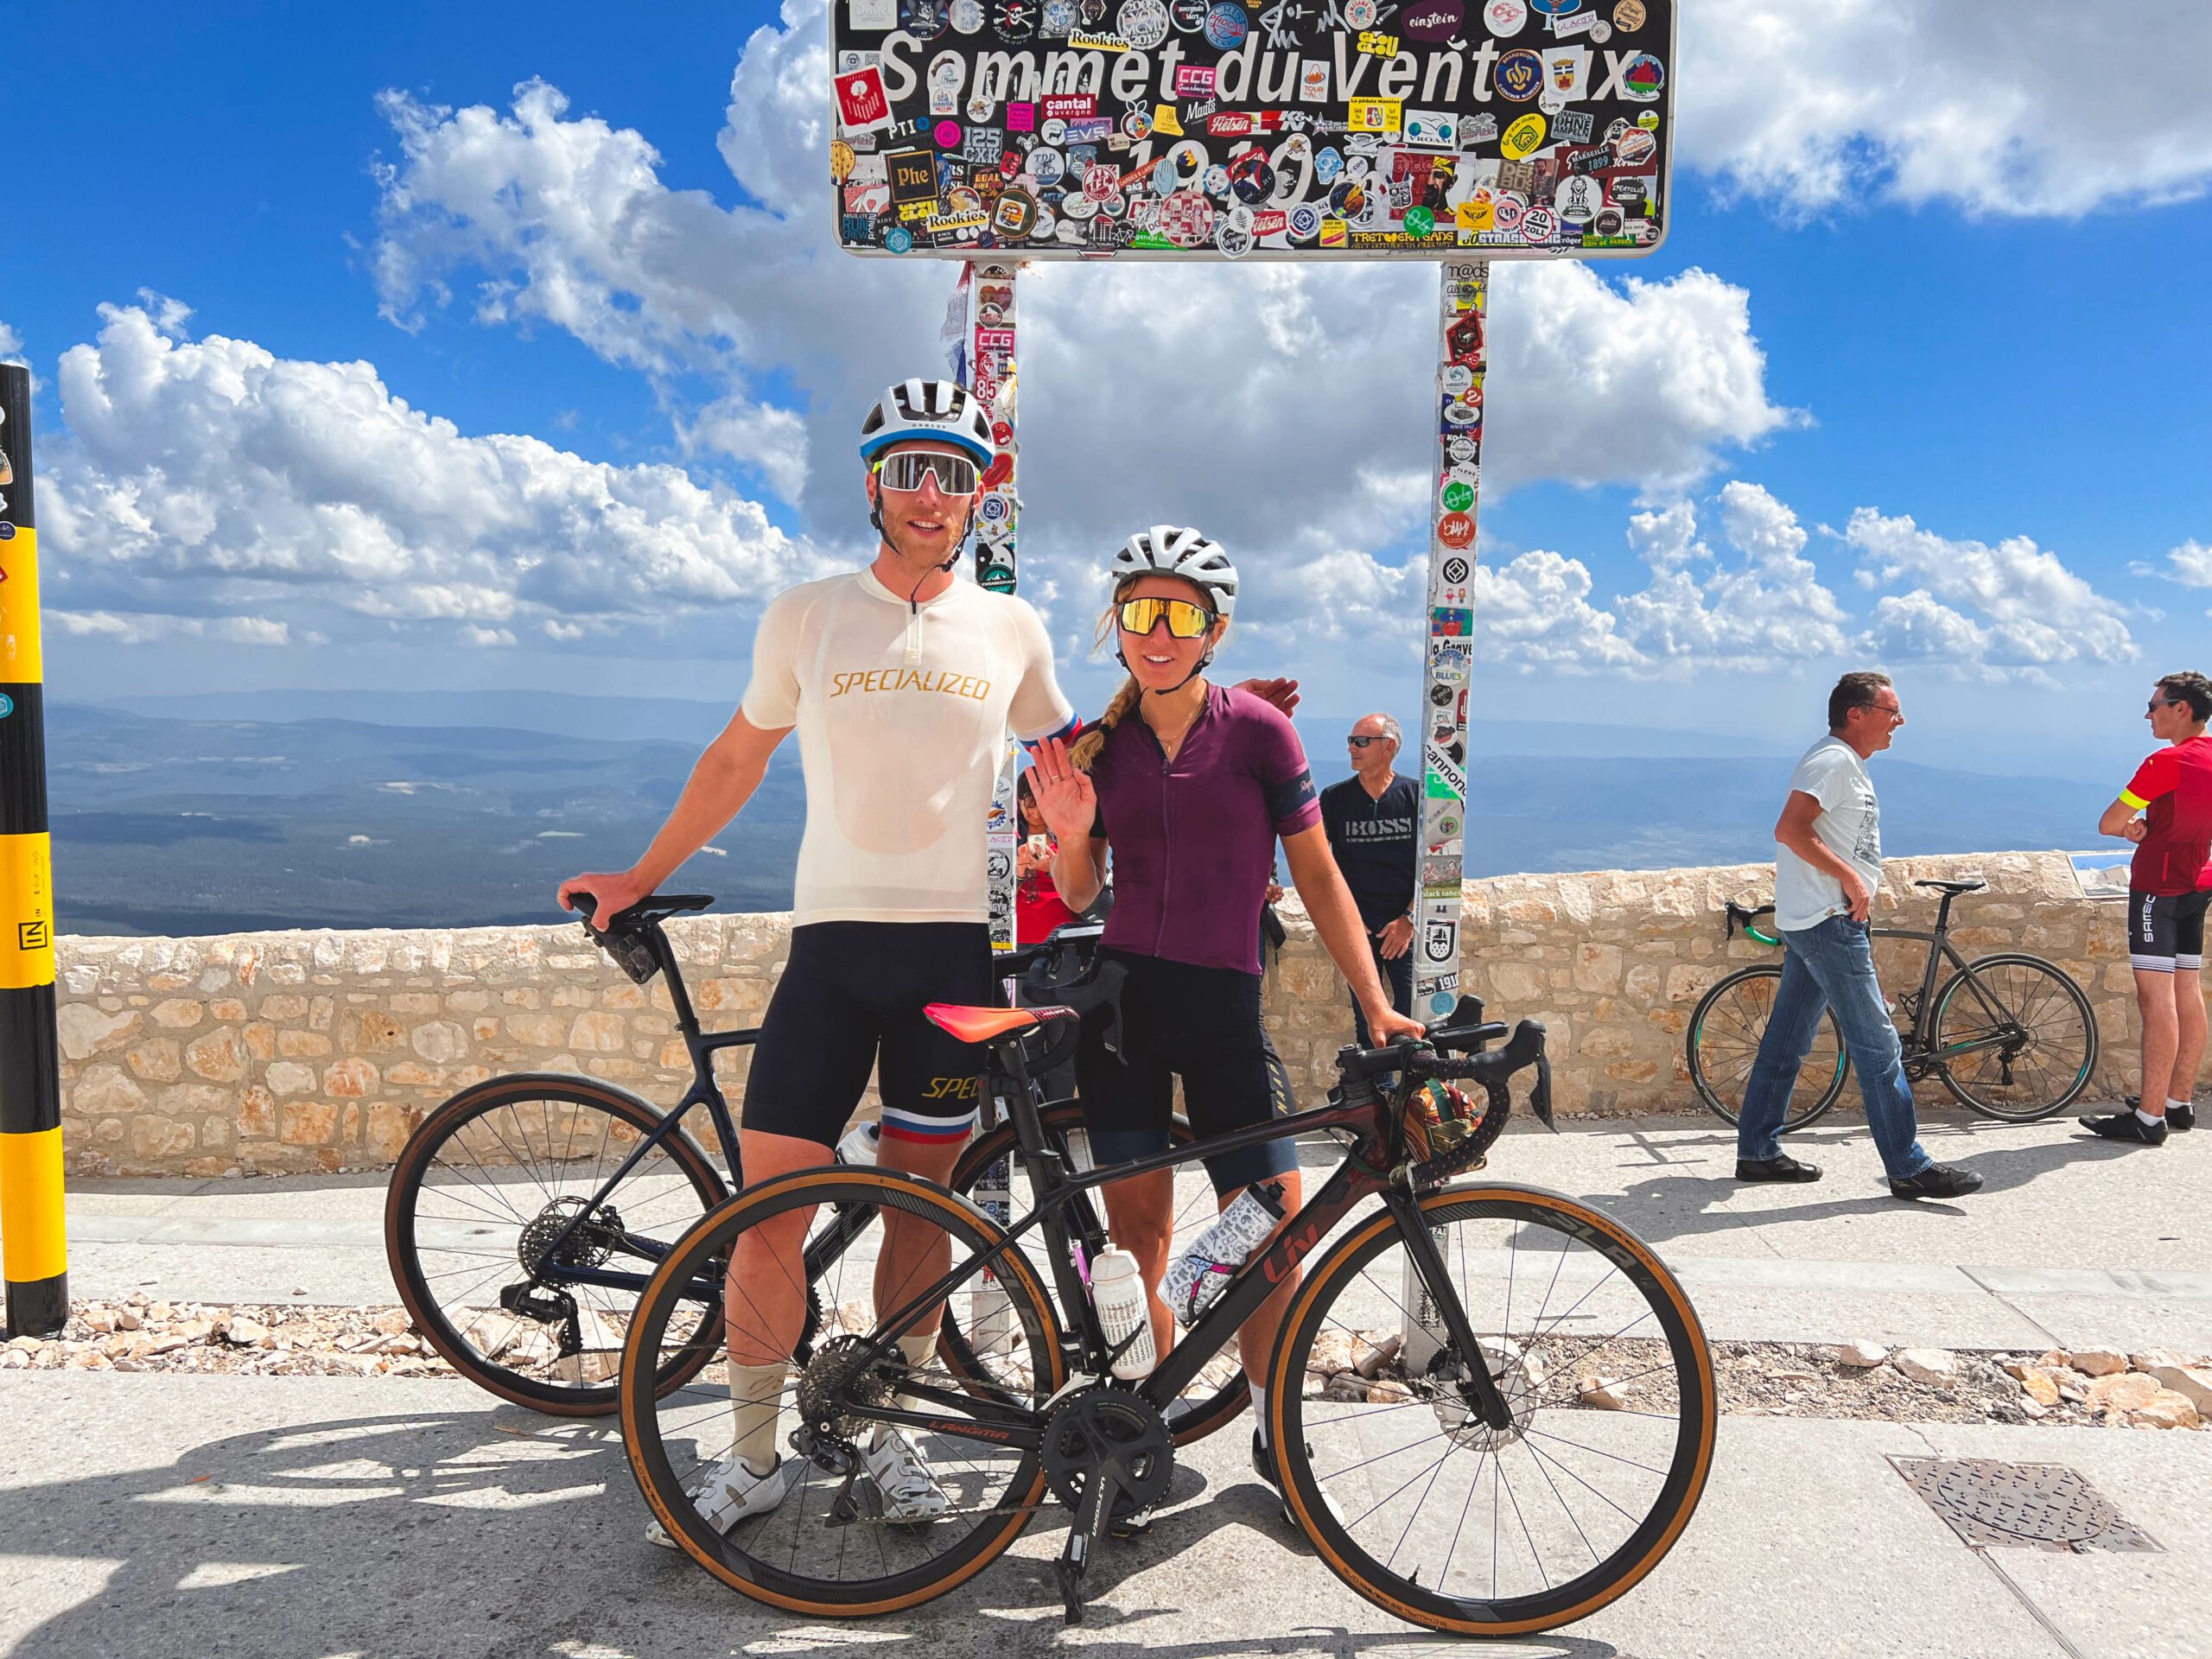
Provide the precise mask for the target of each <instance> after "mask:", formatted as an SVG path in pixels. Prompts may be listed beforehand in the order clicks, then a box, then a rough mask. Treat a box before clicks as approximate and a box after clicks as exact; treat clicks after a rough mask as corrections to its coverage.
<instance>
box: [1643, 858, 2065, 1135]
mask: <svg viewBox="0 0 2212 1659" xmlns="http://www.w3.org/2000/svg"><path fill="white" fill-rule="evenodd" d="M1988 885H1989V884H1988V883H1987V882H1986V881H1982V880H1964V881H1932V880H1931V881H1916V882H1914V883H1913V886H1915V887H1930V888H1933V889H1935V890H1936V892H1938V893H1942V903H1941V904H1940V905H1938V906H1937V907H1936V927H1935V931H1933V932H1921V931H1916V930H1915V929H1911V928H1902V927H1878V928H1875V929H1874V930H1873V937H1874V938H1878V939H1914V940H1917V941H1919V942H1921V943H1923V944H1926V945H1927V946H1928V957H1927V960H1926V962H1925V963H1923V966H1922V969H1921V974H1920V982H1919V983H1918V984H1917V985H1916V986H1915V987H1913V988H1911V989H1910V990H1906V991H1904V992H1902V993H1900V994H1899V995H1898V996H1897V1016H1898V1018H1899V1024H1898V1028H1897V1035H1898V1037H1899V1039H1901V1040H1902V1042H1903V1044H1904V1073H1905V1076H1906V1077H1908V1078H1909V1079H1910V1080H1911V1081H1912V1082H1914V1083H1918V1082H1920V1081H1922V1080H1923V1078H1927V1077H1934V1078H1935V1079H1936V1080H1937V1081H1938V1082H1939V1083H1941V1084H1942V1085H1943V1087H1944V1088H1946V1089H1948V1090H1950V1092H1951V1096H1952V1097H1953V1098H1954V1099H1955V1100H1957V1101H1958V1102H1959V1103H1961V1104H1962V1105H1965V1106H1967V1107H1969V1108H1971V1109H1973V1110H1974V1111H1977V1112H1979V1113H1980V1114H1981V1115H1982V1116H1984V1117H1993V1118H1997V1119H1999V1120H2000V1121H2001V1122H2007V1123H2029V1122H2034V1121H2035V1120H2036V1119H2037V1118H2040V1117H2049V1116H2050V1115H2051V1114H2052V1113H2054V1112H2057V1111H2062V1110H2063V1109H2065V1108H2066V1107H2067V1106H2069V1105H2070V1104H2072V1103H2073V1102H2074V1101H2075V1098H2076V1097H2077V1096H2080V1094H2081V1093H2082V1090H2084V1089H2086V1088H2088V1086H2089V1079H2090V1077H2091V1075H2092V1074H2093V1073H2094V1071H2096V1066H2097V1048H2098V1039H2097V1016H2096V1012H2095V1010H2094V1009H2093V1008H2092V1007H2090V1006H2089V999H2088V997H2087V996H2085V995H2082V988H2081V987H2080V986H2079V985H2076V984H2075V982H2074V981H2073V979H2072V977H2071V976H2069V974H2068V973H2067V971H2066V970H2065V969H2063V968H2061V967H2060V966H2059V965H2058V964H2057V963H2053V962H2046V961H2044V959H2043V958H2042V957H2031V956H2025V955H2023V954H2021V953H2020V952H2018V951H2010V950H2008V951H2005V952H2002V953H2000V954H1999V955H1996V956H1988V957H1975V958H1974V960H1973V961H1971V962H1969V961H1967V959H1966V958H1965V957H1962V956H1961V955H1960V954H1959V951H1958V950H1957V948H1956V947H1955V946H1954V945H1953V944H1951V941H1950V931H1951V904H1952V901H1953V900H1954V899H1957V898H1958V897H1959V895H1960V894H1961V893H1979V892H1980V890H1981V889H1982V888H1984V887H1987V886H1988ZM1773 913H1774V906H1772V905H1761V906H1758V907H1756V908H1750V907H1746V906H1743V905H1738V904H1735V903H1730V905H1729V906H1728V936H1729V937H1730V938H1734V937H1735V934H1736V930H1737V929H1738V927H1740V928H1742V929H1743V930H1744V931H1745V933H1747V934H1748V935H1750V937H1751V938H1754V939H1757V940H1758V941H1759V943H1761V944H1772V945H1779V944H1781V943H1782V941H1781V940H1780V939H1779V938H1777V937H1776V936H1775V935H1773V934H1771V933H1769V932H1766V931H1763V930H1762V929H1761V928H1760V927H1759V926H1758V919H1759V918H1761V917H1763V916H1770V915H1772V914H1773ZM1947 968H1948V976H1946V977H1944V979H1943V982H1942V985H1941V986H1940V987H1939V986H1938V985H1937V984H1936V978H1937V976H1938V975H1939V974H1942V973H1943V972H1944V970H1945V969H1947ZM1781 985H1782V969H1781V968H1780V967H1778V966H1776V965H1774V964H1770V963H1760V964H1758V966H1756V967H1751V968H1745V969H1741V970H1740V971H1738V972H1737V973H1733V974H1731V975H1729V976H1728V977H1727V978H1726V979H1724V980H1722V981H1721V982H1719V984H1717V985H1715V986H1714V987H1713V988H1712V989H1711V990H1709V991H1707V993H1706V994H1705V996H1704V998H1703V999H1702V1000H1701V1001H1700V1002H1699V1003H1698V1005H1697V1011H1696V1012H1695V1013H1694V1014H1692V1015H1691V1016H1690V1028H1689V1035H1688V1043H1687V1046H1688V1061H1689V1073H1690V1081H1691V1083H1692V1084H1694V1085H1695V1086H1696V1089H1697V1092H1698V1097H1699V1098H1700V1099H1701V1100H1702V1101H1704V1102H1705V1103H1706V1104H1707V1106H1708V1107H1710V1108H1712V1109H1713V1111H1714V1112H1715V1113H1716V1114H1718V1115H1719V1116H1720V1117H1721V1118H1722V1119H1724V1120H1725V1121H1726V1122H1730V1123H1733V1122H1736V1121H1737V1118H1738V1116H1739V1115H1740V1114H1741V1111H1742V1108H1743V1102H1744V1090H1745V1087H1746V1086H1747V1085H1748V1084H1749V1083H1750V1081H1751V1066H1752V1065H1753V1063H1754V1062H1755V1061H1757V1059H1758V1052H1759V1041H1760V1039H1762V1038H1763V1037H1764V1036H1765V1034H1766V1027H1767V1021H1768V1020H1769V1019H1770V1017H1771V1016H1772V1014H1773V1013H1774V1000H1775V995H1776V993H1777V991H1778V990H1779V989H1780V988H1781ZM1850 1071H1851V1060H1850V1057H1849V1056H1848V1055H1847V1054H1846V1053H1845V1052H1844V1046H1843V1038H1842V1033H1841V1032H1840V1030H1839V1029H1838V1027H1837V1026H1836V1022H1835V1015H1834V1013H1833V1012H1829V1013H1825V1014H1822V1015H1821V1023H1820V1025H1819V1027H1818V1028H1817V1029H1816V1030H1815V1033H1814V1037H1813V1046H1812V1047H1811V1049H1810V1050H1808V1052H1807V1053H1806V1056H1805V1058H1804V1061H1803V1063H1802V1065H1800V1066H1799V1067H1798V1070H1797V1087H1796V1092H1795V1093H1793V1094H1792V1095H1791V1096H1790V1097H1789V1116H1787V1118H1785V1119H1784V1121H1783V1125H1782V1127H1783V1129H1784V1130H1789V1129H1802V1128H1804V1127H1805V1126H1806V1125H1807V1124H1808V1123H1810V1122H1813V1121H1814V1120H1815V1118H1817V1117H1819V1116H1821V1114H1822V1113H1823V1112H1825V1111H1827V1109H1829V1108H1830V1107H1831V1106H1833V1105H1834V1104H1835V1103H1836V1101H1837V1100H1838V1099H1839V1098H1840V1096H1842V1094H1843V1085H1844V1080H1845V1078H1846V1077H1848V1076H1849V1075H1850Z"/></svg>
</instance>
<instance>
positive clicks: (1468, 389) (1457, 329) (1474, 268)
mask: <svg viewBox="0 0 2212 1659" xmlns="http://www.w3.org/2000/svg"><path fill="white" fill-rule="evenodd" d="M1441 269H1442V273H1443V286H1442V294H1441V296H1440V303H1439V306H1438V315H1437V323H1436V336H1437V351H1436V390H1435V401H1434V404H1433V407H1434V408H1435V410H1436V421H1435V428H1434V431H1435V437H1434V442H1435V443H1436V445H1437V448H1436V451H1435V457H1434V461H1435V477H1436V486H1435V492H1434V493H1433V496H1432V497H1431V499H1430V501H1429V541H1428V663H1427V672H1426V674H1425V675H1424V676H1423V678H1422V683H1421V711H1420V719H1421V911H1420V916H1419V923H1418V926H1417V928H1416V930H1415V931H1414V1018H1415V1019H1418V1020H1436V1019H1440V1018H1441V1017H1443V1016H1444V1015H1446V1014H1449V1013H1451V1011H1452V1005H1453V1003H1454V1002H1455V1001H1457V1000H1458V998H1459V915H1460V908H1461V903H1462V899H1461V893H1460V886H1459V882H1460V868H1461V861H1462V859H1463V857H1464V855H1465V845H1466V843H1465V835H1466V826H1467V686H1468V682H1469V679H1470V678H1471V673H1472V669H1473V664H1474V592H1475V505H1476V500H1477V498H1478V496H1479V495H1480V494H1481V493H1482V446H1483V371H1484V365H1485V349H1486V348H1485V344H1484V313H1485V310H1486V308H1487V307H1488V305H1489V302H1490V263H1489V261H1487V260H1477V261H1473V262H1471V263H1467V264H1447V265H1445V266H1443V267H1442V268H1441Z"/></svg>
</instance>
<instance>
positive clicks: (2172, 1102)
mask: <svg viewBox="0 0 2212 1659" xmlns="http://www.w3.org/2000/svg"><path fill="white" fill-rule="evenodd" d="M2166 1109H2167V1110H2168V1111H2170V1112H2185V1111H2187V1110H2189V1109H2190V1103H2189V1102H2188V1101H2185V1100H2176V1099H2175V1098H2174V1097H2173V1096H2171V1095H2168V1096H2166Z"/></svg>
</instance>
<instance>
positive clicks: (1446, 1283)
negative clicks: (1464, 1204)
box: [1383, 1186, 1513, 1433]
mask: <svg viewBox="0 0 2212 1659" xmlns="http://www.w3.org/2000/svg"><path fill="white" fill-rule="evenodd" d="M1383 1203H1384V1204H1385V1205H1389V1211H1390V1213H1391V1214H1392V1215H1393V1216H1395V1217H1396V1218H1397V1223H1398V1236H1399V1237H1400V1238H1401V1239H1402V1240H1403V1241H1404V1243H1405V1247H1406V1259H1407V1261H1408V1263H1409V1264H1410V1265H1411V1268H1412V1273H1411V1274H1410V1275H1409V1276H1410V1277H1412V1278H1413V1279H1414V1280H1416V1281H1418V1284H1419V1293H1420V1294H1419V1299H1418V1300H1414V1309H1415V1310H1418V1311H1419V1313H1421V1314H1424V1315H1432V1314H1433V1316H1434V1317H1435V1318H1437V1319H1440V1321H1441V1322H1442V1324H1443V1326H1444V1331H1445V1334H1446V1336H1448V1337H1449V1338H1451V1345H1452V1347H1453V1348H1454V1349H1456V1350H1458V1351H1459V1357H1460V1362H1461V1365H1462V1367H1463V1369H1464V1370H1465V1376H1466V1380H1465V1383H1464V1384H1463V1385H1462V1386H1463V1387H1464V1389H1465V1392H1466V1393H1467V1394H1469V1395H1471V1396H1472V1399H1471V1402H1470V1403H1471V1404H1472V1405H1473V1407H1474V1408H1475V1415H1476V1416H1477V1417H1478V1419H1480V1420H1481V1421H1482V1422H1483V1423H1484V1425H1485V1426H1487V1427H1490V1428H1491V1429H1492V1430H1494V1431H1497V1432H1500V1433H1503V1431H1504V1430H1506V1429H1509V1428H1510V1427H1512V1426H1513V1408H1511V1407H1510V1405H1508V1404H1507V1403H1506V1399H1505V1394H1504V1391H1503V1389H1500V1388H1499V1387H1498V1386H1497V1378H1495V1377H1493V1376H1491V1373H1490V1363H1489V1360H1488V1358H1487V1357H1486V1356H1485V1353H1484V1348H1483V1346H1482V1344H1481V1342H1480V1341H1479V1340H1478V1338H1477V1337H1476V1335H1475V1327H1474V1325H1473V1324H1472V1322H1471V1321H1470V1320H1469V1319H1468V1318H1467V1309H1466V1305H1465V1303H1464V1302H1462V1301H1461V1300H1459V1292H1458V1290H1456V1289H1455V1288H1454V1287H1452V1276H1451V1269H1450V1268H1447V1267H1446V1265H1445V1262H1444V1254H1443V1252H1442V1251H1441V1250H1440V1249H1439V1248H1438V1247H1437V1242H1436V1234H1435V1233H1434V1232H1433V1231H1432V1230H1430V1228H1429V1225H1428V1220H1427V1217H1425V1216H1423V1215H1422V1214H1421V1200H1420V1198H1418V1197H1417V1196H1416V1195H1414V1193H1412V1192H1408V1191H1406V1190H1405V1189H1404V1188H1403V1187H1397V1186H1393V1187H1390V1188H1388V1189H1386V1190H1385V1191H1384V1192H1383ZM1413 1288H1414V1287H1413V1286H1410V1285H1409V1286H1408V1290H1412V1289H1413ZM1408 1300H1412V1299H1411V1298H1409V1299H1408ZM1426 1324H1427V1319H1414V1314H1413V1313H1411V1312H1409V1313H1408V1330H1407V1332H1406V1337H1407V1342H1406V1349H1405V1351H1406V1353H1407V1362H1406V1366H1407V1372H1408V1376H1414V1375H1416V1374H1417V1370H1416V1365H1415V1361H1414V1355H1413V1350H1414V1338H1415V1337H1416V1336H1417V1335H1418V1334H1419V1332H1420V1327H1421V1326H1422V1325H1426ZM1422 1345H1423V1346H1426V1347H1429V1349H1430V1352H1431V1354H1432V1355H1433V1353H1434V1348H1433V1338H1431V1339H1430V1341H1429V1342H1427V1343H1424V1344H1422ZM1432 1363H1433V1362H1432Z"/></svg>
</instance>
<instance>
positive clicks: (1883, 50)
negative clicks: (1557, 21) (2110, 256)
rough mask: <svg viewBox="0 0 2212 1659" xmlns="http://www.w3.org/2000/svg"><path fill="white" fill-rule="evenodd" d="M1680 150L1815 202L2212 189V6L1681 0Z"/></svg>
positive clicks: (1988, 205) (2028, 201) (2042, 201)
mask: <svg viewBox="0 0 2212 1659" xmlns="http://www.w3.org/2000/svg"><path fill="white" fill-rule="evenodd" d="M2208 62H2212V6H2206V5H2204V4H2202V3H2201V0H2183V3H2179V4H2173V5H2166V6H2161V7H2153V8H2147V9H2145V8H2136V9H2113V8H2110V7H2101V6H2094V5H2088V4H2084V3H2082V0H2006V3H2005V4H2004V5H2001V6H1990V5H1977V4H1973V3H1961V0H1732V3H1729V4H1726V5H1705V4H1695V3H1688V4H1684V5H1683V6H1682V7H1681V64H1680V66H1679V67H1680V73H1679V75H1678V76H1677V84H1678V86H1680V88H1681V99H1680V103H1679V105H1677V114H1676V123H1677V132H1678V138H1679V144H1680V149H1679V152H1678V155H1679V160H1680V161H1681V162H1687V163H1688V164H1689V165H1690V166H1693V167H1695V168H1700V169H1703V170H1706V171H1708V172H1712V173H1716V174H1718V175H1720V176H1722V177H1723V178H1724V179H1726V180H1728V181H1732V182H1733V183H1735V184H1736V185H1738V186H1739V187H1740V188H1743V189H1744V190H1745V191H1748V192H1751V193H1753V194H1758V195H1760V196H1764V197H1766V198H1769V199H1770V200H1776V201H1777V202H1779V203H1782V204H1783V205H1784V206H1785V207H1787V208H1788V209H1789V210H1791V211H1793V212H1796V213H1803V214H1812V213H1827V212H1831V211H1836V210H1840V209H1843V208H1846V207H1849V206H1850V205H1852V204H1853V203H1857V202H1861V201H1866V200H1877V199H1884V198H1886V199H1889V200H1897V201H1901V202H1905V203H1909V204H1911V205H1915V206H1919V205H1923V204H1929V203H1941V204H1944V205H1948V206H1953V207H1959V208H1962V209H1964V210H1966V211H1967V212H1969V213H1986V214H1993V215H2059V216H2071V215H2075V214H2081V213H2090V212H2093V211H2094V210H2096V209H2099V208H2101V207H2137V206H2144V205H2153V204H2158V203H2164V202H2172V201H2182V200H2195V199H2197V198H2201V197H2202V196H2203V195H2204V194H2205V193H2206V191H2207V189H2208V188H2212V99H2208V98H2207V97H2206V96H2205V92H2204V84H2203V82H2204V66H2205V65H2206V64H2207V63H2208Z"/></svg>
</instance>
